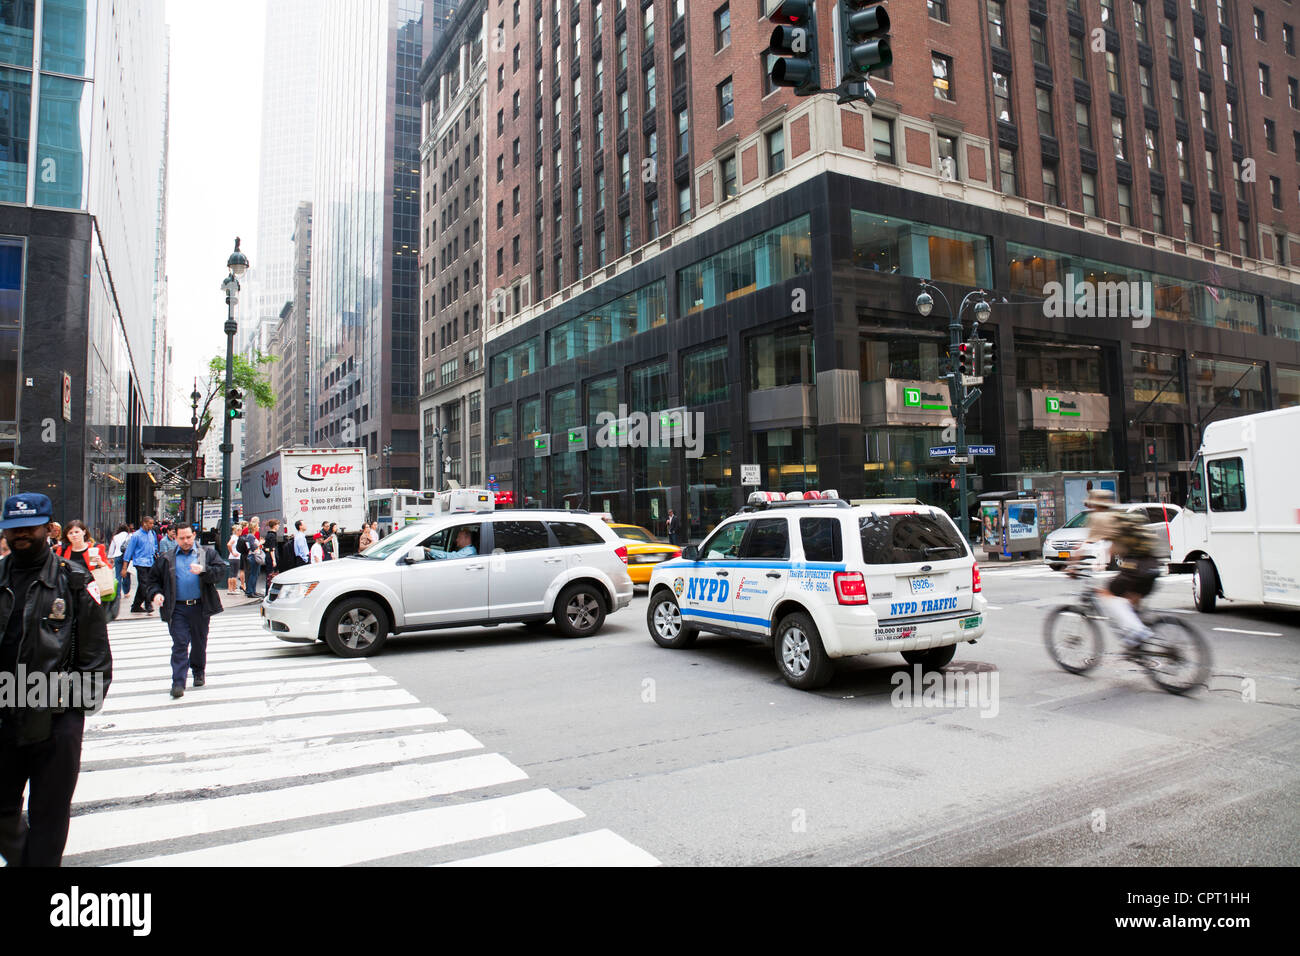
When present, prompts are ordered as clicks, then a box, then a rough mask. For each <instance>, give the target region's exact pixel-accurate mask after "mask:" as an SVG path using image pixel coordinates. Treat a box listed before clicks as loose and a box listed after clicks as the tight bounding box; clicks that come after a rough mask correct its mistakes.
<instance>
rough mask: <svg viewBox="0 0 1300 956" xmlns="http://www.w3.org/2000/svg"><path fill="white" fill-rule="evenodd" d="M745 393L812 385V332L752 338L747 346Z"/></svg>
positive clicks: (793, 331) (805, 329) (803, 329)
mask: <svg viewBox="0 0 1300 956" xmlns="http://www.w3.org/2000/svg"><path fill="white" fill-rule="evenodd" d="M747 355H748V365H749V390H750V391H751V392H752V391H757V390H758V389H760V388H783V387H785V386H787V385H815V384H816V382H817V372H816V367H817V366H816V362H815V357H814V353H813V336H812V330H811V329H809V328H808V327H807V326H796V327H793V328H789V329H782V330H780V331H778V332H769V333H768V334H767V335H756V336H754V337H753V338H751V339H750V340H749V342H748V348H747Z"/></svg>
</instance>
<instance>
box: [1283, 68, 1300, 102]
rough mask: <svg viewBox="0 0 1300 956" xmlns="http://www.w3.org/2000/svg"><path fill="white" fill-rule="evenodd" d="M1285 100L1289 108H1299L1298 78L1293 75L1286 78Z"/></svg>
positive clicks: (1299, 83)
mask: <svg viewBox="0 0 1300 956" xmlns="http://www.w3.org/2000/svg"><path fill="white" fill-rule="evenodd" d="M1286 101H1287V105H1288V106H1290V107H1291V109H1293V110H1300V80H1297V79H1296V78H1295V77H1294V76H1289V77H1287V80H1286Z"/></svg>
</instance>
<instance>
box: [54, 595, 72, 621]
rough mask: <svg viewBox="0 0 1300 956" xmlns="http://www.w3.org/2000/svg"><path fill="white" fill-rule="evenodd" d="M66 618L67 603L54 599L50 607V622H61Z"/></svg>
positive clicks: (60, 599)
mask: <svg viewBox="0 0 1300 956" xmlns="http://www.w3.org/2000/svg"><path fill="white" fill-rule="evenodd" d="M67 616H68V602H67V601H65V600H63V598H55V599H54V603H53V604H51V605H50V620H52V621H62V620H63V619H64V618H66V617H67Z"/></svg>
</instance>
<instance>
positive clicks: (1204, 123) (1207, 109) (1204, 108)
mask: <svg viewBox="0 0 1300 956" xmlns="http://www.w3.org/2000/svg"><path fill="white" fill-rule="evenodd" d="M1200 98H1201V129H1208V130H1211V131H1213V130H1214V104H1213V103H1212V102H1210V94H1209V93H1206V92H1205V91H1204V90H1201V91H1200Z"/></svg>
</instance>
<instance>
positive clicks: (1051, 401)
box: [1047, 395, 1082, 418]
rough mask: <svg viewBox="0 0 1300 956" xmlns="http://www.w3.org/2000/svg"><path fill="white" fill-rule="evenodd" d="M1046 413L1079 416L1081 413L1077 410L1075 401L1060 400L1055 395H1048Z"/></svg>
mask: <svg viewBox="0 0 1300 956" xmlns="http://www.w3.org/2000/svg"><path fill="white" fill-rule="evenodd" d="M1047 414H1049V415H1064V416H1066V417H1069V418H1079V417H1080V415H1081V414H1082V413H1081V412H1080V411H1079V404H1078V403H1077V402H1062V401H1061V400H1060V399H1059V398H1057V397H1056V396H1055V395H1048V396H1047Z"/></svg>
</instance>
